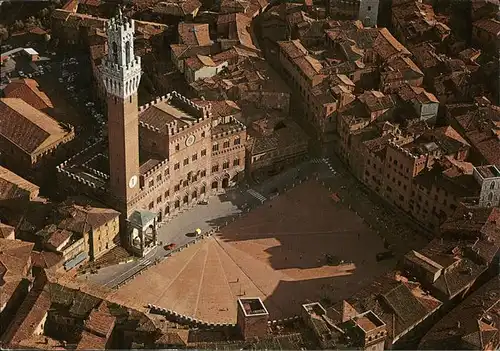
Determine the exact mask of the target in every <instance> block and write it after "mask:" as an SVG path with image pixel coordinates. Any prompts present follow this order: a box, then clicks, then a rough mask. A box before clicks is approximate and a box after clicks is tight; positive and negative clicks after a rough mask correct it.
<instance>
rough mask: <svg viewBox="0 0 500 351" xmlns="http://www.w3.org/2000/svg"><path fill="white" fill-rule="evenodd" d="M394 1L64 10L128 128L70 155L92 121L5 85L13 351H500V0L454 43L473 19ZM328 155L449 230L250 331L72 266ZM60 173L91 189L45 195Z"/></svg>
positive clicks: (3, 203)
mask: <svg viewBox="0 0 500 351" xmlns="http://www.w3.org/2000/svg"><path fill="white" fill-rule="evenodd" d="M379 8H380V4H379V1H377V0H353V1H350V0H348V1H336V0H331V1H327V2H325V4H324V6H323V7H322V6H317V5H316V4H313V3H312V2H311V1H304V3H299V2H296V3H294V2H283V3H278V4H271V3H268V2H267V1H264V0H248V1H221V2H217V3H215V2H214V3H210V4H206V3H205V2H203V3H201V2H199V1H197V0H168V1H161V2H158V1H139V0H137V1H131V4H130V5H129V6H127V7H126V9H124V11H125V14H122V12H121V10H120V11H119V14H118V15H115V7H114V6H113V5H112V4H110V3H109V2H103V1H99V0H70V1H68V2H67V3H66V4H64V5H63V7H62V8H60V9H56V10H54V11H53V12H52V15H51V20H52V23H51V25H52V35H53V36H54V39H56V40H58V42H59V45H69V46H70V47H71V45H76V46H81V47H84V48H86V49H88V51H89V57H90V63H91V71H92V74H93V81H94V84H95V89H94V90H95V95H96V97H97V98H98V99H99V100H101V101H102V103H103V104H104V105H105V106H106V109H107V128H108V133H107V135H108V137H107V139H103V140H101V139H99V140H96V141H95V142H94V143H92V144H91V145H87V146H86V147H85V148H81V147H80V148H78V149H77V150H76V151H75V152H72V153H68V149H69V147H67V145H72V142H74V141H75V140H74V139H75V128H74V127H73V126H72V125H69V124H67V123H62V122H58V121H57V120H56V118H55V116H56V114H57V111H56V110H57V106H54V103H53V102H52V101H51V100H50V99H49V98H48V97H47V95H45V93H43V91H42V90H41V89H39V86H38V85H37V82H36V81H35V80H33V79H20V80H15V81H12V82H10V83H9V84H8V85H7V86H6V87H5V89H4V90H3V97H2V98H1V99H0V157H1V159H2V161H5V164H6V165H7V167H8V168H5V167H2V166H0V248H1V249H0V287H1V290H0V295H1V296H0V320H1V321H2V323H1V325H0V345H6V346H8V347H19V348H42V349H54V348H58V349H65V348H73V349H74V348H76V349H104V348H132V347H138V348H139V347H147V348H165V347H179V348H181V347H182V348H185V347H188V348H231V349H236V348H240V349H241V348H246V347H253V348H266V349H269V348H282V349H303V348H315V347H321V348H326V349H335V348H357V349H365V350H383V349H387V348H392V347H399V346H401V345H404V344H405V343H406V342H412V341H414V340H415V338H417V340H420V338H421V337H422V330H429V331H428V333H427V334H426V335H425V336H424V337H423V338H422V340H421V342H420V345H419V347H420V348H422V349H436V348H449V349H481V350H491V349H497V348H498V347H499V345H500V331H499V330H498V328H499V326H500V324H499V323H500V310H499V308H498V306H499V301H500V290H499V288H498V278H491V277H495V276H497V275H498V273H499V268H500V254H499V248H500V210H499V208H500V106H499V103H500V101H499V94H500V86H499V85H498V84H497V82H495V81H494V79H491V77H498V75H499V69H498V59H499V58H498V43H499V42H500V22H499V20H498V2H495V1H494V0H485V1H475V0H473V1H472V0H471V6H470V12H471V13H470V17H471V18H472V23H471V28H470V38H460V37H459V36H458V34H456V33H455V32H454V30H453V25H452V23H454V22H453V21H457V18H456V17H457V16H458V20H460V17H459V16H460V14H457V13H456V11H455V12H454V10H453V8H448V9H440V11H437V10H435V8H433V6H432V5H431V4H429V3H428V2H423V1H417V0H398V1H393V2H392V6H391V17H390V26H389V28H383V27H378V26H377V23H378V20H377V19H378V17H379ZM214 9H216V10H217V12H215V11H206V10H214ZM462 15H463V14H462ZM131 18H138V19H137V20H132V19H131ZM452 19H453V21H452ZM44 33H45V32H44ZM469 39H470V40H469ZM167 43H169V44H167ZM470 43H472V45H469V44H470ZM2 57H3V56H2ZM143 58H144V60H143ZM165 61H168V63H166V62H165ZM2 62H3V59H2ZM169 70H170V71H169ZM165 72H169V74H168V76H169V77H170V76H174V75H177V76H179V77H182V79H183V82H184V83H185V84H183V85H182V86H180V87H179V89H175V90H173V89H170V90H169V91H170V92H168V93H166V91H165V94H160V95H161V96H158V97H154V98H153V100H152V101H150V102H148V103H145V104H142V103H139V101H141V96H139V91H140V86H141V78H143V77H147V80H148V82H149V83H151V85H152V86H154V87H165V78H164V77H165V76H167V74H165ZM181 91H182V93H181ZM305 130H308V131H312V133H306V132H305ZM76 134H78V133H76ZM76 137H78V135H76ZM76 139H78V138H76ZM316 143H318V144H320V145H321V146H322V147H323V148H324V150H328V152H331V149H332V147H333V149H334V150H335V152H336V153H337V154H338V155H339V156H340V158H341V159H342V160H343V161H344V162H345V163H346V164H347V165H348V167H349V168H350V170H351V171H352V173H353V175H354V176H355V177H356V178H357V179H358V180H359V181H361V182H362V183H363V184H364V185H365V186H366V187H367V188H369V189H370V190H371V191H373V192H374V193H376V194H378V195H379V196H380V197H381V198H383V199H385V200H386V201H387V202H388V203H389V204H390V205H391V206H393V207H394V208H397V209H398V210H399V211H401V213H404V214H405V215H407V216H409V217H410V218H412V219H413V220H415V221H416V222H418V223H419V224H420V225H421V226H423V227H424V228H425V229H427V230H428V231H429V232H432V235H433V239H432V240H431V241H430V243H429V244H428V245H427V246H426V247H424V248H422V249H419V250H412V251H410V252H408V253H407V254H406V255H405V256H404V258H403V259H402V260H401V262H400V263H399V266H398V267H397V268H396V269H395V270H394V271H391V272H389V273H388V274H386V275H384V276H382V277H379V278H377V279H375V280H374V281H373V282H372V283H371V284H370V285H369V286H368V287H365V288H363V289H362V290H360V291H359V292H357V293H356V294H354V295H353V296H352V297H350V298H349V299H347V300H344V301H338V302H331V303H328V302H324V301H322V302H308V303H306V304H304V305H303V306H302V314H301V315H300V316H297V317H296V318H293V319H290V320H286V321H273V320H270V319H269V313H268V312H267V309H266V307H265V306H264V303H263V302H262V301H261V300H260V299H258V298H255V299H252V298H244V299H243V298H242V299H238V301H235V304H237V306H238V316H237V323H236V324H235V325H209V326H207V325H200V323H198V322H196V321H193V320H192V319H190V318H187V317H185V318H184V317H182V318H180V317H179V316H176V315H174V314H171V313H167V312H168V311H163V310H162V309H161V308H157V307H155V306H147V308H146V307H145V306H124V305H123V304H120V303H119V302H115V301H113V298H112V297H110V292H109V291H108V290H106V289H104V288H96V287H94V286H91V285H90V284H87V283H85V284H84V283H77V282H76V281H73V280H72V279H71V278H69V276H65V277H64V278H62V277H61V276H60V274H59V272H70V273H74V271H75V268H77V267H79V266H81V265H82V264H84V263H86V262H88V261H96V260H98V259H99V258H100V257H102V256H103V255H104V254H105V253H107V252H109V251H110V250H112V249H115V248H117V247H119V246H124V247H126V248H127V249H128V250H129V251H130V252H132V253H134V254H136V255H139V256H144V255H146V254H147V253H148V252H149V251H150V250H151V249H153V248H154V247H155V246H156V245H157V244H158V240H157V232H156V231H157V226H158V224H159V223H160V222H162V221H165V220H167V219H168V218H169V217H171V216H172V215H174V214H176V213H180V212H181V211H184V210H188V209H189V208H190V207H192V206H194V205H196V204H197V203H198V202H199V201H200V200H204V199H206V198H207V197H208V196H210V195H212V194H218V193H220V192H223V191H224V189H226V188H229V187H231V186H233V185H235V184H236V183H237V182H238V181H240V180H242V179H243V178H244V177H250V178H251V177H254V176H258V175H260V174H274V173H276V172H279V171H280V170H282V169H283V168H284V167H286V166H287V165H288V164H291V163H294V162H296V161H298V160H301V159H302V158H304V157H306V156H307V154H308V150H310V148H311V146H312V145H313V144H316ZM56 162H57V164H56ZM48 167H50V168H55V169H56V170H57V181H58V184H60V186H61V187H64V188H66V189H73V190H76V191H77V192H79V193H84V194H86V195H87V197H78V198H73V199H70V200H67V201H64V202H62V203H55V202H51V201H48V200H47V199H46V198H44V197H43V196H41V195H40V187H39V186H37V185H35V184H34V183H35V181H34V180H33V179H31V176H30V174H31V172H38V171H39V170H41V169H44V168H48ZM13 171H14V172H15V173H14V172H13ZM21 175H23V176H24V178H23V177H22V176H21ZM25 178H26V179H25ZM54 181H55V179H54ZM42 190H43V189H42ZM90 198H98V199H99V200H100V201H99V202H96V201H93V200H90ZM483 283H484V285H482V286H481V287H479V288H477V287H478V286H480V285H481V284H483ZM476 288H477V289H476ZM471 290H472V292H471ZM466 296H468V297H466ZM464 297H466V299H465V300H464V301H463V302H462V301H461V300H462V299H463V298H464ZM457 304H458V306H457V307H455V308H454V309H453V310H452V311H451V312H450V313H448V314H447V315H445V316H444V318H442V319H440V318H441V317H442V316H443V315H444V313H447V312H448V311H449V309H450V308H452V307H454V306H456V305H457ZM153 312H154V313H153ZM438 319H440V321H439V322H438V323H437V324H435V325H434V326H433V327H432V328H430V326H431V325H432V324H433V323H436V321H437V320H438ZM429 328H430V329H429ZM413 345H414V344H413Z"/></svg>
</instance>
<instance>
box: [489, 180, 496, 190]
mask: <svg viewBox="0 0 500 351" xmlns="http://www.w3.org/2000/svg"><path fill="white" fill-rule="evenodd" d="M490 189H491V190H493V189H495V182H491V184H490Z"/></svg>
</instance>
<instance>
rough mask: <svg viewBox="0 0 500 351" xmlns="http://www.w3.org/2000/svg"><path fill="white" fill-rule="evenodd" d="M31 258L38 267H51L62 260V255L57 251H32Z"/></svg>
mask: <svg viewBox="0 0 500 351" xmlns="http://www.w3.org/2000/svg"><path fill="white" fill-rule="evenodd" d="M31 260H32V263H33V266H34V267H38V268H43V269H45V268H51V267H53V266H55V265H57V264H58V263H60V262H61V261H62V260H63V256H62V254H60V253H57V252H51V251H41V252H38V251H33V252H32V253H31Z"/></svg>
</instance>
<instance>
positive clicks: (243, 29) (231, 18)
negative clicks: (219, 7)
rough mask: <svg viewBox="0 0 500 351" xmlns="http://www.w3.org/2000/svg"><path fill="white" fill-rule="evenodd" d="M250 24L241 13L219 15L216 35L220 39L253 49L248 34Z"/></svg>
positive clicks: (250, 37)
mask: <svg viewBox="0 0 500 351" xmlns="http://www.w3.org/2000/svg"><path fill="white" fill-rule="evenodd" d="M251 22H252V20H251V19H250V18H248V17H247V16H245V15H243V14H241V13H231V14H220V15H219V16H218V17H217V33H218V35H219V36H220V37H224V38H227V39H230V40H238V41H239V43H240V44H241V45H243V46H246V47H248V48H252V49H255V45H254V43H253V40H252V36H251V35H250V32H249V30H250V24H251Z"/></svg>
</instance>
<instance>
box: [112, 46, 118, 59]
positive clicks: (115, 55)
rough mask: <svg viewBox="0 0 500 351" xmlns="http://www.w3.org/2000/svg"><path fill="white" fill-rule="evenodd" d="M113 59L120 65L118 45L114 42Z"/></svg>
mask: <svg viewBox="0 0 500 351" xmlns="http://www.w3.org/2000/svg"><path fill="white" fill-rule="evenodd" d="M113 59H114V60H115V63H118V45H116V42H113Z"/></svg>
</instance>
